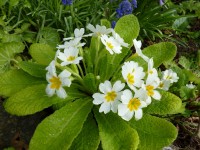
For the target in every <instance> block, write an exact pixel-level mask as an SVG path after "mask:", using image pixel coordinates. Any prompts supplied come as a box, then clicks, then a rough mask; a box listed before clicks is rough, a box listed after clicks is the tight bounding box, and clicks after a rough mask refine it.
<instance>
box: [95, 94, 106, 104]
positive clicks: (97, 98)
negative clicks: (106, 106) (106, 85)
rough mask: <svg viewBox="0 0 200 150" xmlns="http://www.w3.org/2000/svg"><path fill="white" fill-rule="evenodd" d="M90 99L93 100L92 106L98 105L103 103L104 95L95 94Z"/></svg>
mask: <svg viewBox="0 0 200 150" xmlns="http://www.w3.org/2000/svg"><path fill="white" fill-rule="evenodd" d="M92 97H93V98H94V100H93V104H95V105H99V104H101V103H103V102H104V94H100V93H95V94H93V95H92Z"/></svg>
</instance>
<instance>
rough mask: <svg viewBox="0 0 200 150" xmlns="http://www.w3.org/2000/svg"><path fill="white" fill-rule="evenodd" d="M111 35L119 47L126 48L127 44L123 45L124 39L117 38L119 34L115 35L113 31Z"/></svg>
mask: <svg viewBox="0 0 200 150" xmlns="http://www.w3.org/2000/svg"><path fill="white" fill-rule="evenodd" d="M112 35H113V37H114V38H115V40H116V41H117V42H118V43H119V44H120V45H122V46H124V47H127V48H128V46H129V44H128V43H125V42H124V39H123V38H121V37H120V36H119V34H117V33H116V32H115V31H114V30H113V31H112Z"/></svg>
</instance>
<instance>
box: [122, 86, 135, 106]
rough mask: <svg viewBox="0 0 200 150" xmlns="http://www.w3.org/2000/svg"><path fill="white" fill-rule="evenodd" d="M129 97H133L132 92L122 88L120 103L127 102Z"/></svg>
mask: <svg viewBox="0 0 200 150" xmlns="http://www.w3.org/2000/svg"><path fill="white" fill-rule="evenodd" d="M131 98H133V95H132V92H131V91H130V90H128V89H127V90H124V91H123V93H122V96H121V101H122V103H123V104H128V103H129V101H130V99H131Z"/></svg>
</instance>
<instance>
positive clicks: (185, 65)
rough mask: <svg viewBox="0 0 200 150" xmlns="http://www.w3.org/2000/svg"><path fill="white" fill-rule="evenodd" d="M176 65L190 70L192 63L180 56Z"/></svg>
mask: <svg viewBox="0 0 200 150" xmlns="http://www.w3.org/2000/svg"><path fill="white" fill-rule="evenodd" d="M178 63H179V64H180V65H181V66H182V67H183V68H185V69H190V66H191V64H192V62H190V61H189V60H188V59H187V58H186V57H185V56H181V57H180V58H179V61H178Z"/></svg>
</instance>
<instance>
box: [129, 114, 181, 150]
mask: <svg viewBox="0 0 200 150" xmlns="http://www.w3.org/2000/svg"><path fill="white" fill-rule="evenodd" d="M129 124H130V126H131V127H132V128H133V129H135V130H137V132H138V135H139V138H140V144H139V147H138V149H140V150H161V149H162V148H163V147H165V146H169V145H170V144H171V143H172V142H173V141H174V140H175V139H176V137H177V134H178V132H177V129H176V128H175V127H174V126H173V125H172V124H171V123H170V122H168V121H166V120H165V119H161V118H158V117H154V116H151V115H144V116H143V117H142V119H141V120H138V121H136V120H135V119H132V120H130V121H129Z"/></svg>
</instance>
